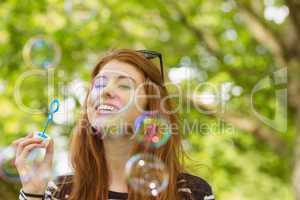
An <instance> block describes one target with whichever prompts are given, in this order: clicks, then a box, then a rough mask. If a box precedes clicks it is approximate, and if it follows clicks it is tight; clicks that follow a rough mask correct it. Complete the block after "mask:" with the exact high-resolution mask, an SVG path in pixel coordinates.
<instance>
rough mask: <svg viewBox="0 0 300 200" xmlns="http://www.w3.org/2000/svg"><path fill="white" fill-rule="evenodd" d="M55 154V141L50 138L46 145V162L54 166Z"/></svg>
mask: <svg viewBox="0 0 300 200" xmlns="http://www.w3.org/2000/svg"><path fill="white" fill-rule="evenodd" d="M53 154H54V142H53V139H50V140H49V142H48V144H47V146H46V155H45V159H44V160H45V162H47V163H48V164H49V165H50V166H52V160H53Z"/></svg>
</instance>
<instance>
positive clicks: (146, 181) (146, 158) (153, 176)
mask: <svg viewBox="0 0 300 200" xmlns="http://www.w3.org/2000/svg"><path fill="white" fill-rule="evenodd" d="M125 172H126V176H127V181H128V184H129V186H130V187H131V188H132V189H133V190H135V191H136V192H139V193H141V194H143V195H146V196H153V197H155V196H158V195H159V193H160V192H162V191H163V190H165V189H166V188H167V186H168V183H169V173H168V171H167V169H166V167H165V164H164V163H163V162H162V161H161V160H160V159H158V158H157V157H156V156H154V155H152V154H146V153H144V154H136V155H134V156H132V157H131V158H130V159H129V160H128V161H127V163H126V166H125Z"/></svg>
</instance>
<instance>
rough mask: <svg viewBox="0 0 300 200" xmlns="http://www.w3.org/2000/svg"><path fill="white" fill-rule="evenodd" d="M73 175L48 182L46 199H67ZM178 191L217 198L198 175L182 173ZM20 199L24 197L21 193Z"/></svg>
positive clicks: (118, 198) (198, 199) (191, 198)
mask: <svg viewBox="0 0 300 200" xmlns="http://www.w3.org/2000/svg"><path fill="white" fill-rule="evenodd" d="M72 178H73V175H64V176H59V177H57V179H55V180H54V181H50V182H49V183H48V187H47V189H46V191H45V197H44V199H45V200H67V199H68V198H69V196H70V193H71V190H72ZM177 188H178V193H179V194H180V195H181V198H182V200H215V198H214V195H213V192H212V189H211V187H210V185H209V184H208V183H207V182H206V181H205V180H203V179H202V178H200V177H198V176H194V175H191V174H188V173H181V174H180V175H179V177H178V179H177ZM108 198H109V200H127V198H128V194H127V193H121V192H115V191H109V194H108ZM19 199H20V200H23V199H24V198H22V197H21V195H20V198H19Z"/></svg>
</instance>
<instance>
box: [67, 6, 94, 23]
mask: <svg viewBox="0 0 300 200" xmlns="http://www.w3.org/2000/svg"><path fill="white" fill-rule="evenodd" d="M64 7H65V12H66V14H67V15H68V16H70V18H71V20H72V21H73V22H79V23H81V22H86V21H88V20H90V19H92V18H93V17H94V16H96V14H97V7H98V2H97V0H65V3H64Z"/></svg>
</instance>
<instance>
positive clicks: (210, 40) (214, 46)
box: [168, 0, 224, 64]
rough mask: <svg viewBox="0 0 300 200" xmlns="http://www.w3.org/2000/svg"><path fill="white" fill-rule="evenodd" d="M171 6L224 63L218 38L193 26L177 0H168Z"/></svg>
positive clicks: (207, 47)
mask: <svg viewBox="0 0 300 200" xmlns="http://www.w3.org/2000/svg"><path fill="white" fill-rule="evenodd" d="M168 2H169V3H170V5H171V6H173V7H174V9H175V11H176V12H177V14H178V15H179V20H180V22H181V23H182V25H183V26H185V27H186V28H187V29H188V30H189V31H191V32H192V33H193V34H194V35H195V37H196V38H197V39H198V41H199V42H202V43H203V44H204V46H205V48H206V50H207V51H208V52H209V53H210V54H211V55H214V56H215V57H216V58H217V59H218V60H219V61H220V62H221V63H222V64H224V63H223V55H222V54H221V53H220V52H219V51H218V49H219V45H218V42H217V40H216V39H215V38H214V37H213V36H212V35H210V34H207V33H205V32H204V31H202V30H200V29H198V28H197V27H195V26H193V25H192V24H191V23H190V22H189V21H188V19H187V16H186V15H185V13H184V12H183V10H182V9H181V8H180V6H179V5H178V4H177V3H176V1H173V0H169V1H168Z"/></svg>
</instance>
